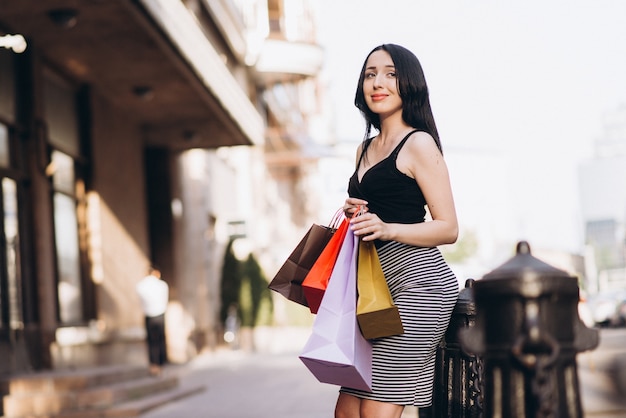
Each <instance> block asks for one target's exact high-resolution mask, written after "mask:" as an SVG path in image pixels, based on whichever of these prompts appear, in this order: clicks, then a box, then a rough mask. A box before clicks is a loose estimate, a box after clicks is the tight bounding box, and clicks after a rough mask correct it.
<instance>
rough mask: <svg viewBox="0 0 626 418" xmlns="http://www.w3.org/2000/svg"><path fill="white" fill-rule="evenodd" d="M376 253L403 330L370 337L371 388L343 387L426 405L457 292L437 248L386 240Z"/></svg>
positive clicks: (354, 392)
mask: <svg viewBox="0 0 626 418" xmlns="http://www.w3.org/2000/svg"><path fill="white" fill-rule="evenodd" d="M378 257H379V258H380V264H381V266H382V269H383V272H384V274H385V278H386V279H387V283H388V284H389V290H390V292H391V296H392V297H393V300H394V303H395V304H396V305H397V306H398V310H399V311H400V317H401V318H402V325H403V326H404V334H402V335H396V336H392V337H385V338H379V339H375V340H372V348H373V359H372V391H371V392H365V391H361V390H356V389H351V388H346V387H342V388H341V392H343V393H347V394H351V395H354V396H357V397H359V398H363V399H372V400H376V401H381V402H389V403H394V404H398V405H414V406H417V407H426V406H429V405H431V403H432V391H433V378H434V370H435V353H436V349H437V346H438V344H439V341H440V340H441V338H442V337H443V334H444V333H445V331H446V328H447V326H448V323H449V321H450V316H451V315H452V310H453V308H454V305H455V303H456V300H457V297H458V295H459V284H458V281H457V279H456V277H455V275H454V273H452V271H451V270H450V268H449V267H448V265H447V263H446V262H445V260H444V259H443V257H442V256H441V253H440V252H439V249H438V248H424V247H415V246H411V245H407V244H402V243H399V242H394V241H391V242H388V243H387V244H385V245H384V246H383V247H381V248H379V249H378Z"/></svg>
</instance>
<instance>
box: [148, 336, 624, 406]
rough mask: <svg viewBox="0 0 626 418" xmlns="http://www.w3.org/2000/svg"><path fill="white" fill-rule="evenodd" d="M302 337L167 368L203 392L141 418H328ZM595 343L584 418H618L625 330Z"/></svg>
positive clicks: (327, 402)
mask: <svg viewBox="0 0 626 418" xmlns="http://www.w3.org/2000/svg"><path fill="white" fill-rule="evenodd" d="M302 337H303V335H302V334H297V333H296V334H295V335H294V336H293V338H292V339H290V340H287V339H285V340H282V341H284V345H283V347H284V348H285V349H283V350H281V349H278V348H277V347H276V346H274V347H266V348H264V349H263V350H259V351H257V352H255V353H246V352H244V351H241V350H232V351H231V350H219V351H217V352H214V353H209V354H205V355H202V356H199V357H198V358H196V359H195V360H194V361H192V362H191V363H190V364H187V365H185V366H171V368H170V369H169V370H167V372H168V373H178V374H179V375H180V378H181V385H197V384H204V385H205V387H206V391H204V392H203V393H200V394H198V395H195V396H192V397H189V398H184V399H182V400H180V401H177V402H172V403H169V404H167V405H165V406H162V407H160V408H157V409H154V410H152V411H149V412H148V413H145V414H143V415H142V418H173V417H176V418H324V417H329V418H330V417H332V416H333V407H334V402H335V400H336V397H337V387H335V386H332V385H327V384H322V383H319V382H318V381H317V380H316V379H315V377H313V375H311V373H310V372H309V371H308V369H306V367H305V366H304V365H303V364H302V362H301V361H300V360H299V359H298V350H297V347H299V344H300V343H301V342H300V341H301V340H302ZM284 338H288V336H284ZM600 338H601V340H600V341H601V342H600V346H599V348H598V349H596V350H594V351H592V352H587V353H582V354H579V356H578V363H579V368H578V369H579V370H578V374H579V380H580V386H581V387H580V394H581V400H582V403H583V409H584V410H585V417H590V418H620V417H621V418H624V417H626V406H625V403H624V401H623V400H624V399H626V397H625V396H624V394H623V393H622V392H620V391H619V389H618V388H619V384H618V382H619V381H620V379H626V363H624V361H623V360H622V359H623V358H624V357H623V356H624V355H625V354H626V345H625V344H624V341H626V329H607V330H604V329H603V330H601V333H600ZM278 345H280V344H278ZM619 364H621V365H622V366H623V368H622V369H621V370H623V372H621V373H619V372H618V371H619V370H620V369H619V368H617V366H616V365H619ZM622 383H626V380H624V381H622ZM622 387H624V386H622ZM409 417H411V418H413V417H417V412H416V410H415V409H414V408H408V409H407V410H406V411H405V413H404V415H403V418H409Z"/></svg>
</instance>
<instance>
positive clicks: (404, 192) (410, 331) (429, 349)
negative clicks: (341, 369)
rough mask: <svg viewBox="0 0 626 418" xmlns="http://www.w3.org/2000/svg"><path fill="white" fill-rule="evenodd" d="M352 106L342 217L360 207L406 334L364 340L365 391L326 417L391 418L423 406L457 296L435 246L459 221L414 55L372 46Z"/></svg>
mask: <svg viewBox="0 0 626 418" xmlns="http://www.w3.org/2000/svg"><path fill="white" fill-rule="evenodd" d="M355 105H356V107H357V108H358V109H359V110H360V111H361V113H362V114H363V116H364V118H365V122H366V129H365V135H364V139H363V142H362V143H361V144H360V146H359V147H358V150H357V153H356V169H355V172H354V174H353V175H352V177H351V178H350V180H349V184H348V195H349V197H348V198H347V199H346V202H345V205H344V211H345V213H346V215H347V216H349V217H350V216H352V214H353V213H354V212H355V211H357V209H358V207H362V208H364V209H365V213H364V214H362V215H360V216H357V217H355V218H354V219H352V220H351V224H352V229H353V230H354V233H355V235H357V236H359V237H361V239H363V240H364V241H374V242H375V245H376V248H377V251H378V255H379V259H380V263H381V266H382V268H383V272H384V274H385V278H386V280H387V283H388V285H389V290H390V291H391V295H392V297H393V299H394V303H395V304H396V305H397V306H398V308H399V311H400V316H401V318H402V323H403V326H404V330H405V332H404V334H401V335H396V336H392V337H385V338H380V339H375V340H372V347H373V360H372V361H373V364H372V390H371V392H369V391H363V390H356V389H352V388H347V387H342V388H341V389H340V394H339V398H338V400H337V404H336V408H335V417H336V418H400V416H401V415H402V412H403V410H404V407H405V406H406V405H414V406H417V407H418V408H426V407H429V406H430V405H431V403H432V390H433V377H434V365H435V352H436V348H437V345H438V343H439V341H440V340H441V338H442V336H443V334H444V332H445V330H446V328H447V326H448V323H449V321H450V316H451V314H452V309H453V307H454V304H455V302H456V299H457V297H458V292H459V286H458V281H457V279H456V277H455V275H454V274H453V273H452V271H451V270H450V268H449V266H448V265H447V264H446V262H445V261H444V259H443V257H442V255H441V253H440V251H439V249H438V248H437V246H439V245H443V244H451V243H454V242H456V239H457V235H458V223H457V217H456V210H455V207H454V201H453V197H452V190H451V185H450V179H449V175H448V170H447V167H446V163H445V161H444V159H443V153H442V148H441V142H440V140H439V135H438V132H437V128H436V126H435V121H434V118H433V114H432V111H431V107H430V101H429V97H428V88H427V85H426V80H425V77H424V73H423V71H422V67H421V65H420V62H419V61H418V59H417V57H416V56H415V55H414V54H413V53H412V52H410V51H409V50H407V49H405V48H404V47H401V46H399V45H393V44H384V45H380V46H378V47H376V48H374V49H373V50H372V51H371V52H370V53H369V54H368V56H367V58H366V60H365V62H364V64H363V68H362V70H361V74H360V77H359V81H358V85H357V90H356V96H355ZM372 127H373V128H375V129H376V131H377V132H375V133H374V134H372ZM426 207H427V208H428V211H429V212H430V217H431V219H430V220H429V221H426V213H427V211H426Z"/></svg>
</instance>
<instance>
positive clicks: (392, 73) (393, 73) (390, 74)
mask: <svg viewBox="0 0 626 418" xmlns="http://www.w3.org/2000/svg"><path fill="white" fill-rule="evenodd" d="M387 75H388V76H389V77H392V78H394V77H395V76H396V73H395V72H391V73H388V74H387Z"/></svg>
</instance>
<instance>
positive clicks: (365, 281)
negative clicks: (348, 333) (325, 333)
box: [356, 240, 404, 339]
mask: <svg viewBox="0 0 626 418" xmlns="http://www.w3.org/2000/svg"><path fill="white" fill-rule="evenodd" d="M357 288H358V295H359V296H358V301H357V307H356V314H357V320H358V321H359V326H360V327H361V332H362V333H363V336H364V337H365V338H367V339H373V338H380V337H388V336H391V335H398V334H402V333H404V327H403V326H402V319H401V318H400V313H399V312H398V307H397V306H396V305H394V303H393V299H392V298H391V293H389V287H388V285H387V281H386V280H385V275H384V274H383V270H382V267H381V266H380V260H379V259H378V253H377V252H376V247H375V246H374V243H373V242H370V241H363V240H360V241H359V256H358V267H357Z"/></svg>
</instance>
